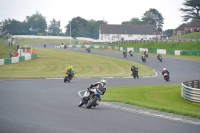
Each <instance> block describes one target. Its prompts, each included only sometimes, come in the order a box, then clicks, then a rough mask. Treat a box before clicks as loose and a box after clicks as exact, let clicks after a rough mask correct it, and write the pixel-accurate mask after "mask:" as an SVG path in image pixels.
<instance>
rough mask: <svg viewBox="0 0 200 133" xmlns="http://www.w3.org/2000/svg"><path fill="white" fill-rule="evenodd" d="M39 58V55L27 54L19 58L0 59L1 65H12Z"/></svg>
mask: <svg viewBox="0 0 200 133" xmlns="http://www.w3.org/2000/svg"><path fill="white" fill-rule="evenodd" d="M35 58H37V54H27V55H24V56H19V57H11V58H5V59H0V65H6V64H12V63H17V62H22V61H27V60H31V59H35Z"/></svg>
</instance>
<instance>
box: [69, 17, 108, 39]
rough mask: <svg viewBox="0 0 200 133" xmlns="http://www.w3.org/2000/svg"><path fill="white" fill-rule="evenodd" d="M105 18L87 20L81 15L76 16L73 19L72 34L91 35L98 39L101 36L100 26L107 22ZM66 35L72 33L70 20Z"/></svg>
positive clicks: (90, 36)
mask: <svg viewBox="0 0 200 133" xmlns="http://www.w3.org/2000/svg"><path fill="white" fill-rule="evenodd" d="M106 23H107V22H106V21H103V20H98V21H95V20H89V21H88V20H86V19H84V18H81V17H76V18H73V19H72V20H71V36H72V37H89V38H94V39H97V38H99V26H100V24H106ZM65 28H66V33H65V34H66V35H68V36H69V35H70V22H69V24H68V25H66V26H65Z"/></svg>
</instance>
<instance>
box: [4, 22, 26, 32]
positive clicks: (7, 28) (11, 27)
mask: <svg viewBox="0 0 200 133" xmlns="http://www.w3.org/2000/svg"><path fill="white" fill-rule="evenodd" d="M2 32H3V33H9V34H12V35H20V34H23V33H26V28H25V23H24V22H20V21H17V20H15V19H12V20H11V19H10V18H9V19H5V20H4V21H3V22H2Z"/></svg>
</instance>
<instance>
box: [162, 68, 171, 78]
mask: <svg viewBox="0 0 200 133" xmlns="http://www.w3.org/2000/svg"><path fill="white" fill-rule="evenodd" d="M165 73H167V75H168V78H170V77H169V71H168V70H167V69H166V68H163V71H162V75H164V74H165Z"/></svg>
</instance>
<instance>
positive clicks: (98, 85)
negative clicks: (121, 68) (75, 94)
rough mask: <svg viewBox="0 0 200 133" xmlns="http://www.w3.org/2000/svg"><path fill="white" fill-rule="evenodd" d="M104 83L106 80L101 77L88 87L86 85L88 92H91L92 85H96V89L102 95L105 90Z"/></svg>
mask: <svg viewBox="0 0 200 133" xmlns="http://www.w3.org/2000/svg"><path fill="white" fill-rule="evenodd" d="M106 83H107V81H106V80H105V79H101V81H100V82H96V83H94V84H91V85H90V87H88V88H87V89H88V91H89V92H90V93H93V92H92V91H91V90H92V89H93V87H96V89H97V90H98V91H99V92H100V93H101V95H104V93H105V92H106ZM83 99H84V100H86V99H87V97H83ZM100 100H101V99H99V101H100ZM86 101H87V100H86Z"/></svg>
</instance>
